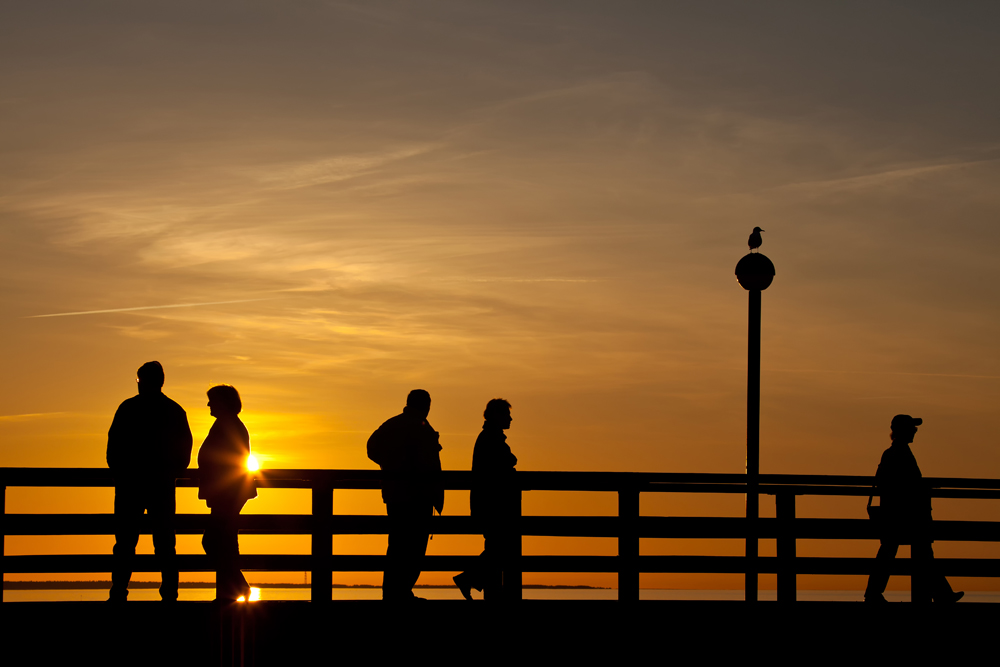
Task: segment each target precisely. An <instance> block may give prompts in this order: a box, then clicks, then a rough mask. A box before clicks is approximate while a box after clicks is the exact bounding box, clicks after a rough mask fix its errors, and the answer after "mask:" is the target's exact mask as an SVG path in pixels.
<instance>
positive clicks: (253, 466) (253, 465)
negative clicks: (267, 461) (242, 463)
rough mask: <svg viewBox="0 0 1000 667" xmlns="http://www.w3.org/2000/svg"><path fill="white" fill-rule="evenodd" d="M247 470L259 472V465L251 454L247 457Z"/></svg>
mask: <svg viewBox="0 0 1000 667" xmlns="http://www.w3.org/2000/svg"><path fill="white" fill-rule="evenodd" d="M247 470H260V463H258V462H257V457H256V456H254V455H253V454H249V455H248V456H247Z"/></svg>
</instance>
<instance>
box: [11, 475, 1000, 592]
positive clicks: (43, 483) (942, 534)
mask: <svg viewBox="0 0 1000 667" xmlns="http://www.w3.org/2000/svg"><path fill="white" fill-rule="evenodd" d="M441 482H442V484H443V485H444V487H445V488H446V489H447V490H469V489H470V488H471V485H472V484H473V482H474V478H473V476H472V473H470V472H469V471H445V472H443V473H442V474H441ZM873 482H874V479H873V478H872V477H866V476H843V475H773V474H769V475H760V477H759V485H758V491H759V493H760V494H761V495H773V496H775V497H776V507H777V516H776V517H775V518H759V519H756V520H755V521H752V522H751V521H748V520H747V519H746V518H745V517H690V516H640V512H639V496H640V494H642V493H654V494H658V493H703V494H746V492H747V486H746V476H745V475H742V474H715V473H617V472H543V471H523V472H518V473H517V475H515V476H514V484H515V486H516V487H517V488H519V489H520V490H521V491H522V492H524V491H578V492H608V493H616V494H618V500H619V505H618V507H619V513H618V515H617V516H532V515H525V516H521V517H520V518H519V519H518V520H517V521H516V525H515V531H514V532H515V538H514V542H515V543H514V548H513V550H511V551H509V553H510V554H511V556H510V559H511V562H510V563H508V564H507V565H508V566H507V568H506V570H505V589H506V590H505V596H513V597H519V596H520V588H521V577H522V573H523V572H601V573H608V572H614V573H617V574H618V579H619V583H618V592H619V599H622V600H634V599H638V597H639V574H640V573H745V572H746V570H747V568H748V567H751V564H750V563H749V562H748V561H749V559H747V558H746V557H745V556H670V555H640V553H639V540H640V539H657V538H669V539H735V540H743V539H747V538H749V537H755V538H756V539H773V540H776V542H777V556H760V557H758V558H756V559H754V562H753V563H752V567H753V568H754V569H755V570H756V571H757V572H759V573H764V574H776V575H777V576H778V598H779V600H794V599H795V597H796V594H795V593H796V583H797V581H796V576H797V575H799V574H825V575H851V574H853V575H858V574H867V573H868V572H869V571H870V570H871V568H872V565H873V561H874V559H873V558H851V557H802V556H797V555H796V540H799V539H814V540H875V539H878V532H877V530H876V527H875V526H874V524H873V522H871V521H869V520H867V519H858V518H798V517H796V516H795V497H796V496H859V497H867V496H869V495H872V494H874V495H876V496H877V495H878V494H877V492H876V491H874V489H873V486H872V485H873ZM925 482H926V483H927V485H928V487H929V488H930V492H931V496H932V497H936V498H970V499H971V498H978V499H982V498H986V499H1000V480H996V479H962V478H925ZM0 485H2V486H3V487H4V490H5V492H4V494H3V502H4V512H3V513H2V515H0V516H2V519H0V520H2V534H3V537H4V538H6V536H17V535H111V534H114V516H113V514H111V513H110V512H109V513H106V514H68V513H63V514H8V513H7V512H6V488H8V487H112V486H114V478H113V476H112V475H111V473H110V471H109V470H107V469H100V468H93V469H91V468H0ZM197 485H198V470H196V469H192V470H188V471H186V472H185V475H184V476H182V477H180V478H178V480H177V486H178V487H196V486H197ZM257 485H258V488H260V489H268V488H295V489H310V490H311V492H312V508H311V509H312V513H311V514H249V515H243V516H241V517H240V531H241V532H242V533H244V534H260V535H310V536H311V550H312V553H311V554H306V555H291V554H271V555H266V554H264V555H242V556H241V557H240V567H241V568H243V569H245V570H258V571H276V572H288V571H293V572H294V571H308V572H311V573H312V584H311V586H312V597H313V600H316V601H323V602H325V601H329V600H330V599H331V587H330V585H331V584H332V574H333V572H377V571H381V570H382V569H384V567H385V562H386V561H385V559H386V557H385V556H384V555H374V554H373V555H341V554H333V553H332V552H333V548H332V544H333V538H334V536H337V535H379V534H386V533H387V532H388V527H389V523H388V517H386V516H380V515H348V514H333V494H334V493H335V492H336V491H337V490H347V489H373V490H377V489H380V488H381V485H382V473H381V472H380V471H377V470H310V469H304V470H267V471H263V472H260V473H258V474H257ZM265 493H266V492H265ZM109 509H110V508H109ZM145 518H148V517H144V519H145ZM431 521H432V524H431V530H432V531H433V533H434V534H442V535H469V534H477V532H478V530H479V528H478V525H477V523H476V522H475V521H474V520H473V519H472V518H471V517H468V516H435V517H433V519H432V520H431ZM207 523H208V515H207V514H178V515H177V518H176V530H177V533H178V534H182V535H185V534H201V533H203V532H204V530H205V528H206V526H207ZM141 531H142V532H143V533H148V532H149V526H148V522H143V523H141ZM526 536H527V537H530V536H549V537H593V538H613V539H616V540H617V541H618V555H615V556H584V555H561V556H548V555H524V554H523V553H522V551H523V550H522V548H521V540H520V538H522V537H526ZM930 537H931V538H932V539H934V540H951V541H970V542H1000V522H990V521H934V522H933V524H932V526H931V533H930ZM474 558H475V556H474V555H471V554H469V555H454V556H451V555H449V556H443V555H435V556H427V557H426V559H425V561H424V563H423V565H422V567H423V569H424V570H426V571H460V570H463V569H467V568H469V567H470V566H472V564H473V562H474ZM112 562H113V561H112V556H111V555H110V554H98V555H16V556H13V555H12V556H8V555H4V556H3V559H2V568H0V571H2V572H4V573H12V574H14V573H18V574H24V573H45V574H55V573H83V572H110V571H111V570H112V569H113V565H112ZM177 564H178V567H179V569H180V570H181V571H186V572H209V571H212V570H213V567H212V565H211V562H210V561H209V559H208V557H207V556H205V555H180V556H178V557H177ZM937 566H938V567H939V568H940V569H941V571H942V572H943V573H944V574H946V575H950V576H971V577H997V576H1000V559H989V558H943V559H938V560H937ZM134 569H135V571H138V572H156V571H157V570H158V565H157V562H156V559H155V557H154V556H146V555H140V556H137V557H136V559H135V564H134ZM914 569H915V565H914V562H912V561H910V560H909V559H902V558H900V559H897V560H896V562H895V563H894V565H893V569H892V573H893V574H897V575H907V576H909V575H912V574H913V572H914ZM324 582H326V584H324Z"/></svg>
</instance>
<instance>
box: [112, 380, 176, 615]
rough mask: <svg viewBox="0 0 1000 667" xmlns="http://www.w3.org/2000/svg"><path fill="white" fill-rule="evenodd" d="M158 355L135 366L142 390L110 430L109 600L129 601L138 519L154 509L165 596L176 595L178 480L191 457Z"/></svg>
mask: <svg viewBox="0 0 1000 667" xmlns="http://www.w3.org/2000/svg"><path fill="white" fill-rule="evenodd" d="M163 379H164V376H163V366H161V365H160V362H158V361H150V362H147V363H145V364H143V365H142V366H141V367H140V368H139V370H138V371H136V382H138V383H139V384H138V388H139V393H138V395H136V396H133V397H132V398H129V399H127V400H125V401H124V402H123V403H122V404H121V405H120V406H118V411H117V412H115V418H114V420H113V421H112V422H111V428H110V430H109V431H108V452H107V461H108V467H109V468H111V473H112V475H113V476H114V480H115V546H114V551H113V553H114V566H113V567H114V571H113V572H112V573H111V592H110V595H109V597H108V601H109V602H125V600H126V599H127V598H128V584H129V581H130V580H131V579H132V561H133V559H134V557H135V547H136V545H137V544H138V543H139V523H140V521H141V520H142V515H143V514H144V513H146V512H148V513H149V519H150V522H151V524H152V525H151V527H152V533H153V550H154V553H155V554H156V559H157V561H158V562H159V566H160V572H161V577H162V578H161V583H160V597H161V598H162V599H163V600H164V601H165V602H173V601H176V600H177V581H178V573H177V562H176V555H177V551H176V544H177V538H176V536H175V534H174V514H175V511H176V499H175V497H174V486H175V484H176V481H177V477H178V476H180V475H181V474H183V472H184V470H185V469H186V468H187V467H188V463H190V462H191V444H192V441H191V428H190V427H189V426H188V421H187V414H186V413H185V412H184V410H183V409H182V408H181V406H179V405H178V404H177V403H175V402H174V401H172V400H170V399H169V398H167V397H166V396H165V395H164V394H163V391H162V390H163Z"/></svg>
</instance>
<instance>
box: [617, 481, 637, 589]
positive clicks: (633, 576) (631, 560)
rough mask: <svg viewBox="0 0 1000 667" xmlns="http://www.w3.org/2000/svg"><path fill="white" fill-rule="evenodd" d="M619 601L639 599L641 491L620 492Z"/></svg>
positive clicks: (627, 489) (631, 489)
mask: <svg viewBox="0 0 1000 667" xmlns="http://www.w3.org/2000/svg"><path fill="white" fill-rule="evenodd" d="M618 526H619V528H618V530H619V533H618V599H619V600H629V601H634V600H638V599H639V489H637V488H633V487H629V488H626V489H619V490H618Z"/></svg>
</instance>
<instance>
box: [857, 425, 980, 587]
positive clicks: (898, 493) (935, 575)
mask: <svg viewBox="0 0 1000 667" xmlns="http://www.w3.org/2000/svg"><path fill="white" fill-rule="evenodd" d="M921 424H923V420H922V419H920V418H917V417H911V416H910V415H896V416H895V417H893V418H892V424H891V429H892V430H891V432H890V434H889V437H890V438H891V440H892V446H891V447H889V449H887V450H885V452H884V453H883V454H882V461H881V462H880V463H879V466H878V471H877V472H876V473H875V486H876V489H877V490H878V493H879V496H880V500H879V506H880V507H881V509H880V510H879V512H880V516H879V517H878V521H879V524H880V526H879V531H880V539H881V546H880V547H879V550H878V555H877V556H876V557H875V569H874V571H873V572H872V573H871V576H869V577H868V588H867V589H866V590H865V601H866V602H885V601H886V599H885V597H883V595H882V593H883V592H884V591H885V587H886V584H888V583H889V569H890V567H891V565H892V561H893V560H894V559H895V558H896V552H897V551H898V550H899V545H900V544H909V545H910V557H911V559H912V560H914V561H915V565H916V567H917V568H918V569H917V572H916V573H915V574H914V576H913V592H914V593H915V596H914V597H916V598H917V599H921V598H925V599H933V600H934V601H935V602H957V601H958V600H959V599H961V597H962V596H963V595H965V593H964V592H961V591H959V592H955V591H953V590H952V589H951V585H949V584H948V580H947V579H946V578H945V577H944V575H942V574H940V573H939V572H936V571H935V567H934V561H933V559H934V551H933V550H932V549H931V543H932V542H933V540H932V539H931V536H930V528H931V495H930V487H928V486H927V484H926V483H924V480H923V476H922V475H921V474H920V468H919V467H917V459H916V458H915V457H914V456H913V452H912V451H910V443H912V442H913V437H914V436H915V435H916V434H917V427H918V426H920V425H921ZM870 503H871V500H870V499H869V504H870Z"/></svg>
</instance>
